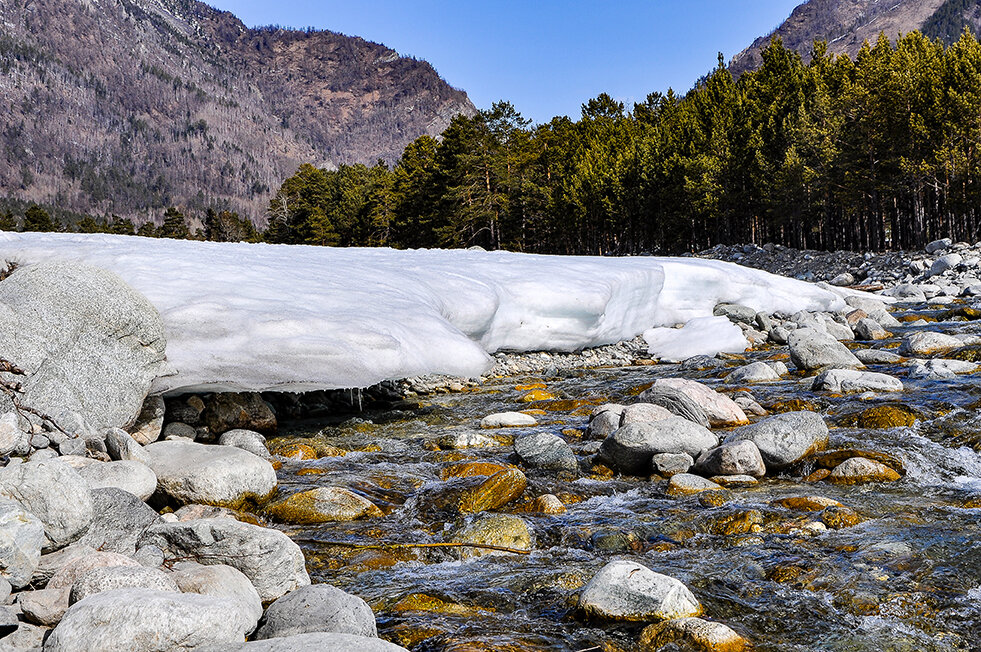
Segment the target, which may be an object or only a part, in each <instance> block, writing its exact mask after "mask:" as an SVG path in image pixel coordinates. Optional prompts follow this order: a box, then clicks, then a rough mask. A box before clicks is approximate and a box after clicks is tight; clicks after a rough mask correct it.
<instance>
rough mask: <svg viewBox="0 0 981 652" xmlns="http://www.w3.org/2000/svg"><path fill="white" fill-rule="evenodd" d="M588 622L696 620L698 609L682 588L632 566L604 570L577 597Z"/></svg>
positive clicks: (624, 564)
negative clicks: (598, 620) (600, 620)
mask: <svg viewBox="0 0 981 652" xmlns="http://www.w3.org/2000/svg"><path fill="white" fill-rule="evenodd" d="M579 609H580V610H581V611H582V612H583V614H584V615H586V616H587V617H589V618H599V619H602V620H619V621H633V622H644V621H651V620H669V619H672V618H683V617H686V616H698V615H699V614H701V613H702V605H701V604H699V602H698V600H697V599H696V598H695V596H694V595H692V592H691V591H689V590H688V587H686V586H685V585H684V584H682V583H681V582H679V581H678V580H676V579H674V578H673V577H668V576H667V575H661V574H660V573H655V572H654V571H652V570H651V569H649V568H647V567H646V566H642V565H640V564H637V563H635V562H631V561H626V560H618V561H612V562H610V563H608V564H607V565H606V566H604V567H603V568H602V569H600V571H599V572H598V573H597V574H596V575H595V576H594V577H593V579H591V580H590V581H589V583H588V584H587V585H586V587H585V588H584V589H583V591H582V594H581V595H580V596H579Z"/></svg>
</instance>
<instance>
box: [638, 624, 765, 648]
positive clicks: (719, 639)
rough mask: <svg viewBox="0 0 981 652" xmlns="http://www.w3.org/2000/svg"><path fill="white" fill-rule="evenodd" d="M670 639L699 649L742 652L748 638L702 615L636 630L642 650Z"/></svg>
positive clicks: (746, 645)
mask: <svg viewBox="0 0 981 652" xmlns="http://www.w3.org/2000/svg"><path fill="white" fill-rule="evenodd" d="M674 642H683V643H687V644H688V645H689V646H691V647H693V648H694V649H696V650H700V651H701V652H743V650H746V649H748V648H749V641H748V640H746V639H745V638H743V637H742V636H740V635H739V634H737V633H736V632H735V631H733V630H732V629H731V628H730V627H728V626H726V625H723V624H722V623H715V622H712V621H709V620H704V619H702V618H676V619H674V620H667V621H665V622H663V623H656V624H654V625H648V626H647V627H645V628H644V631H642V632H641V633H640V644H641V647H642V649H644V650H652V651H653V650H659V649H661V648H662V647H664V646H665V645H669V644H671V643H674Z"/></svg>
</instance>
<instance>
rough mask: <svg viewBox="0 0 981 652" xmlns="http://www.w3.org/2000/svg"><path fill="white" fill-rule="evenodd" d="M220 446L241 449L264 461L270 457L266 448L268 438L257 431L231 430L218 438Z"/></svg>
mask: <svg viewBox="0 0 981 652" xmlns="http://www.w3.org/2000/svg"><path fill="white" fill-rule="evenodd" d="M218 444H219V445H221V446H234V447H235V448H241V449H242V450H244V451H248V452H250V453H252V454H253V455H255V456H257V457H261V458H263V459H267V458H268V457H269V449H267V448H266V438H265V437H263V436H262V435H261V434H260V433H258V432H256V431H255V430H243V429H242V428H238V429H236V430H229V431H227V432H225V433H223V434H222V435H221V437H219V438H218Z"/></svg>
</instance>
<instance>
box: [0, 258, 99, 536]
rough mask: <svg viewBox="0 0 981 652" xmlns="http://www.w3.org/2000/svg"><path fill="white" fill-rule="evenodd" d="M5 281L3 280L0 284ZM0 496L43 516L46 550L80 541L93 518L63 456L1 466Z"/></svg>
mask: <svg viewBox="0 0 981 652" xmlns="http://www.w3.org/2000/svg"><path fill="white" fill-rule="evenodd" d="M11 278H13V277H11ZM9 280H10V279H8V281H9ZM5 283H7V281H4V283H0V287H2V286H3V285H4V284H5ZM0 496H6V497H8V498H12V499H13V500H16V501H17V502H19V503H20V504H21V505H23V506H24V507H25V508H26V509H27V510H28V511H30V512H31V513H33V514H34V515H35V516H37V517H38V518H39V519H40V520H41V522H42V523H43V524H44V534H45V537H46V538H47V542H46V543H45V545H44V551H45V552H51V551H54V550H57V549H58V548H63V547H64V546H67V545H68V544H69V543H72V542H73V541H77V540H78V539H80V538H81V537H82V535H83V534H85V531H86V530H88V528H89V524H90V523H91V522H92V498H91V497H90V496H89V487H88V484H87V483H86V482H85V480H83V479H82V477H81V476H80V475H79V474H78V472H77V471H75V470H74V469H73V468H71V467H70V466H68V465H67V464H65V463H64V462H62V461H61V460H57V459H51V460H42V461H39V462H25V463H24V464H17V465H15V466H6V467H4V468H2V469H0Z"/></svg>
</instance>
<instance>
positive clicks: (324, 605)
mask: <svg viewBox="0 0 981 652" xmlns="http://www.w3.org/2000/svg"><path fill="white" fill-rule="evenodd" d="M313 632H335V633H338V634H354V635H356V636H378V631H377V629H376V628H375V614H374V613H372V611H371V607H369V606H368V604H367V603H366V602H365V601H364V600H362V599H361V598H359V597H357V596H355V595H351V594H350V593H346V592H344V591H342V590H340V589H339V588H337V587H334V586H331V585H330V584H314V585H311V586H303V587H300V588H298V589H296V590H295V591H290V592H289V593H287V594H286V595H284V596H283V597H281V598H280V599H278V600H276V601H275V602H273V603H272V604H271V605H269V607H268V608H267V609H266V615H265V617H264V618H263V622H262V626H261V627H259V629H258V631H256V633H255V639H256V640H260V641H261V640H265V639H269V638H281V637H284V636H295V635H296V634H309V633H313Z"/></svg>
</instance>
